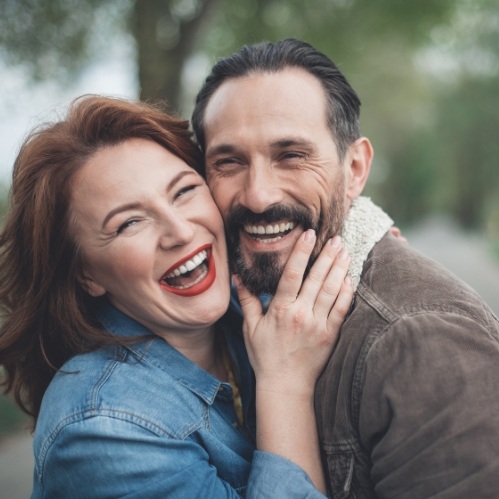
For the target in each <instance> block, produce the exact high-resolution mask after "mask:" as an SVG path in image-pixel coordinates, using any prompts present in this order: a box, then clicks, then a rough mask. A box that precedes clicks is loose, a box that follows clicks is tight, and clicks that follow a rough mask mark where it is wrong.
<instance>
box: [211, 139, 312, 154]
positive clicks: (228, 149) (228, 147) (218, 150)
mask: <svg viewBox="0 0 499 499" xmlns="http://www.w3.org/2000/svg"><path fill="white" fill-rule="evenodd" d="M292 146H301V147H312V146H313V142H312V141H311V140H309V139H307V138H304V137H283V138H281V139H277V140H274V141H273V142H271V143H270V147H271V148H272V149H282V148H286V147H292ZM238 150H239V148H238V147H237V146H236V145H234V144H220V145H217V146H214V147H210V148H209V149H208V150H207V151H206V154H205V156H206V158H211V157H213V156H217V155H219V154H234V153H236V152H237V151H238Z"/></svg>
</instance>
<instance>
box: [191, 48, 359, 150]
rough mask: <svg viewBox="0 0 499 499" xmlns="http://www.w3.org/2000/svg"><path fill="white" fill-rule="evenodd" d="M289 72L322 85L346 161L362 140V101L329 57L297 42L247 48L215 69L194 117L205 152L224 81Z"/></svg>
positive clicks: (193, 122) (208, 77)
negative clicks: (208, 114)
mask: <svg viewBox="0 0 499 499" xmlns="http://www.w3.org/2000/svg"><path fill="white" fill-rule="evenodd" d="M285 68H302V69H303V70H305V71H307V72H308V73H310V74H311V75H313V76H315V77H316V78H317V79H318V80H319V82H320V83H321V85H322V87H323V89H324V92H325V96H326V99H327V105H328V109H327V121H328V123H327V124H328V126H329V128H330V130H331V133H332V136H333V139H334V141H335V143H336V146H337V147H338V154H339V156H340V159H342V158H343V157H344V155H345V153H346V150H347V148H348V146H349V145H350V144H351V143H352V142H354V141H355V140H356V139H358V138H359V137H360V128H359V115H360V99H359V97H358V96H357V94H356V92H355V91H354V89H353V88H352V87H351V86H350V84H349V83H348V81H347V79H346V78H345V76H344V75H343V74H342V73H341V71H340V70H339V69H338V67H337V66H336V65H335V64H334V62H333V61H331V59H329V57H327V56H326V55H324V54H323V53H322V52H319V51H318V50H316V49H315V48H314V47H312V46H311V45H309V44H308V43H305V42H302V41H299V40H294V39H286V40H281V41H278V42H276V43H271V42H262V43H256V44H253V45H245V46H243V47H242V48H241V49H239V50H238V51H237V52H235V53H234V54H232V55H230V56H228V57H225V58H223V59H220V60H219V61H218V62H217V63H216V64H215V65H214V66H213V68H212V70H211V72H210V74H209V75H208V76H207V78H206V80H205V82H204V84H203V86H202V88H201V90H200V91H199V93H198V95H197V98H196V105H195V108H194V112H193V114H192V127H193V130H194V133H195V135H196V139H197V142H198V144H199V145H200V147H201V149H202V150H203V151H205V147H206V144H205V130H204V115H205V111H206V107H207V105H208V102H209V100H210V98H211V96H212V95H213V94H214V92H215V91H216V90H217V89H218V88H219V87H220V86H221V85H222V84H223V83H224V81H226V80H228V79H230V78H240V77H244V76H247V75H251V74H258V73H276V72H278V71H281V70H283V69H285ZM241 99H244V96H243V95H242V96H241Z"/></svg>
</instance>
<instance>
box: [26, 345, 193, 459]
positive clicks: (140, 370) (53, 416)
mask: <svg viewBox="0 0 499 499" xmlns="http://www.w3.org/2000/svg"><path fill="white" fill-rule="evenodd" d="M92 418H100V419H101V421H106V420H107V419H109V420H121V421H122V422H123V424H125V425H128V426H129V427H130V431H131V432H133V431H137V432H142V431H144V430H145V431H149V432H152V433H156V434H157V435H161V436H166V437H173V438H175V437H176V436H178V435H182V434H183V433H185V428H184V427H190V428H193V427H196V425H198V424H202V421H203V408H202V404H201V402H200V400H199V399H198V398H197V397H196V396H195V394H193V393H192V392H191V391H190V390H189V389H187V388H186V387H185V386H183V385H182V383H180V382H179V381H178V380H176V379H175V378H174V377H173V376H171V374H170V373H169V372H167V371H165V370H162V369H159V368H158V367H157V366H155V365H154V364H151V363H150V362H148V359H147V356H145V357H144V358H138V357H137V356H135V355H133V354H132V353H131V352H130V351H129V350H128V349H127V348H124V347H121V346H115V347H109V348H102V349H99V350H96V351H94V352H90V353H86V354H81V355H77V356H75V357H73V358H72V359H70V360H69V361H68V362H66V363H65V364H64V365H63V366H62V368H61V369H60V370H59V372H58V373H57V374H56V375H55V376H54V379H53V380H52V382H51V383H50V385H49V387H48V389H47V391H46V392H45V395H44V398H43V402H42V406H41V411H40V416H39V418H38V421H37V424H36V429H35V452H36V448H37V446H38V447H39V448H41V447H42V446H44V445H47V442H50V441H53V440H54V439H55V438H56V437H57V435H58V434H59V433H60V432H62V431H66V432H67V431H70V428H71V427H72V426H74V425H79V426H80V427H81V426H82V425H83V426H85V425H86V424H88V422H89V421H90V420H91V419H92ZM88 426H89V427H95V421H94V422H93V423H92V424H88Z"/></svg>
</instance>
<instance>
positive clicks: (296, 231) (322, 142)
mask: <svg viewBox="0 0 499 499" xmlns="http://www.w3.org/2000/svg"><path fill="white" fill-rule="evenodd" d="M241 96H244V98H241ZM205 132H206V171H207V181H208V185H209V186H210V189H211V191H212V194H213V196H214V198H215V201H216V203H217V205H218V207H219V208H220V211H221V213H222V216H223V217H224V221H225V223H226V226H227V227H226V229H227V233H228V237H229V248H232V247H235V248H236V254H233V253H231V254H230V259H231V263H232V261H233V260H234V259H236V257H240V260H241V261H242V262H243V264H244V265H246V267H249V268H250V269H251V270H252V271H254V272H257V274H256V276H255V278H254V279H251V276H250V278H248V280H247V279H246V276H245V274H244V272H242V271H241V269H240V268H239V267H237V266H236V267H235V271H236V272H238V273H240V274H241V278H242V279H243V281H244V282H245V284H246V285H247V286H248V287H249V288H250V289H251V290H252V291H253V292H261V291H271V290H268V289H259V288H258V282H265V281H268V280H269V279H274V280H275V281H276V282H275V286H274V288H275V287H276V286H277V280H278V278H279V276H280V275H281V273H282V267H283V265H284V263H285V261H286V260H287V258H288V257H289V255H290V252H291V249H292V248H293V245H294V244H295V242H296V241H297V239H298V237H299V236H300V234H302V233H303V231H304V230H306V229H308V228H310V227H312V228H314V229H315V230H316V232H317V241H318V243H317V245H316V248H315V249H314V252H313V258H315V257H316V256H317V254H318V252H319V251H320V249H321V248H322V247H323V245H324V243H325V242H326V241H327V239H329V238H330V237H332V236H333V235H334V234H336V233H338V232H339V230H340V229H341V225H342V222H343V219H344V216H345V213H346V212H347V210H348V208H349V207H350V204H351V202H352V200H353V199H355V198H356V197H357V196H359V195H360V193H361V191H362V189H363V187H364V184H365V181H366V180H367V176H368V173H369V168H370V164H371V160H372V156H373V152H372V147H371V144H370V142H369V141H368V139H366V138H365V137H362V138H359V139H358V140H356V141H355V142H354V143H352V144H351V145H350V147H349V148H348V150H347V152H346V154H345V157H344V158H343V159H342V160H340V158H339V155H338V150H337V147H336V144H335V142H334V138H333V136H332V134H331V131H330V129H329V127H328V125H327V120H326V99H325V95H324V91H323V89H322V87H321V85H320V83H319V81H318V80H317V79H316V78H315V77H314V76H312V75H310V74H309V73H307V72H306V71H304V70H303V69H299V68H286V69H284V70H282V71H278V72H276V73H258V74H252V75H249V76H245V77H241V78H233V79H229V80H227V81H226V82H224V83H223V84H222V85H221V86H220V87H219V88H218V89H217V90H216V91H215V93H214V94H213V96H212V97H211V99H210V101H209V103H208V105H207V108H206V113H205ZM277 207H279V208H280V209H282V207H285V209H287V210H288V211H287V212H284V213H283V214H280V213H279V212H277V211H275V210H276V208H277ZM237 210H242V213H243V215H242V216H241V217H239V219H238V221H237V222H236V223H231V217H232V214H233V213H234V212H236V211H237ZM273 210H274V211H273ZM299 211H301V212H304V213H305V214H306V215H305V219H306V220H309V221H310V222H307V221H305V222H301V221H300V220H298V218H297V217H295V218H294V217H293V213H296V212H299ZM287 213H289V215H288V214H287ZM269 219H270V221H271V222H272V223H277V224H279V223H287V222H289V221H294V222H295V223H296V225H295V227H294V228H293V230H291V231H290V232H289V233H287V234H285V235H284V236H283V237H280V238H279V239H276V241H275V242H271V243H264V242H262V241H259V240H258V239H255V238H254V237H251V236H250V235H248V234H247V232H245V231H244V230H243V225H244V223H245V222H246V221H247V222H248V223H249V224H253V225H259V224H260V225H263V226H266V225H267V224H268V222H269ZM308 223H310V225H308ZM264 254H266V255H271V257H270V258H269V262H268V264H267V266H266V267H265V268H263V269H262V268H261V267H262V265H263V264H264V262H263V260H264V257H262V255H264ZM272 255H273V256H272ZM259 271H260V272H259ZM258 272H259V273H258Z"/></svg>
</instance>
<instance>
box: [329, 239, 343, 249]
mask: <svg viewBox="0 0 499 499" xmlns="http://www.w3.org/2000/svg"><path fill="white" fill-rule="evenodd" d="M329 244H330V245H331V246H332V247H333V248H339V247H340V245H341V237H340V236H334V237H333V238H332V239H330V240H329Z"/></svg>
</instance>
